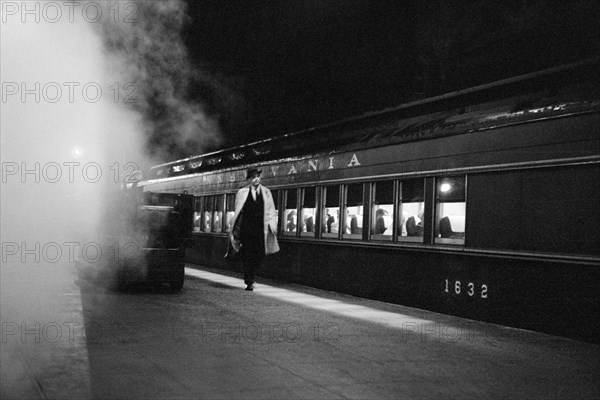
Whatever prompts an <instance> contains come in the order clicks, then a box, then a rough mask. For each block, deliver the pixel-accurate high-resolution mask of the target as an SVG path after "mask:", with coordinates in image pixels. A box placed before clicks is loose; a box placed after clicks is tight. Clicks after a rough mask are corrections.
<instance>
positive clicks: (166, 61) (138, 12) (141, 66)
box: [0, 0, 221, 397]
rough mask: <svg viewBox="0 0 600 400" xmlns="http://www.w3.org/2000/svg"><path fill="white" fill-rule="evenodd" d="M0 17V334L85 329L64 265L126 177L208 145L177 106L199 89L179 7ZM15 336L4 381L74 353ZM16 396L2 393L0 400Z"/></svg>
mask: <svg viewBox="0 0 600 400" xmlns="http://www.w3.org/2000/svg"><path fill="white" fill-rule="evenodd" d="M0 5H1V7H2V15H1V19H2V24H1V26H0V28H1V35H0V40H1V46H0V51H1V58H2V63H1V65H0V68H1V76H2V93H1V96H0V97H1V103H0V107H1V111H0V115H1V118H0V131H1V133H2V141H1V142H2V143H1V149H0V151H1V161H2V190H1V193H0V194H1V202H0V208H1V211H0V213H1V223H0V230H1V241H2V254H1V258H2V265H1V270H0V274H1V277H0V284H1V288H0V295H1V301H0V306H1V308H0V320H1V321H2V324H3V325H2V326H3V329H4V327H5V326H8V327H11V329H12V328H17V329H21V328H23V329H25V328H31V327H36V326H37V327H44V326H46V325H48V326H60V327H63V326H75V325H76V326H83V321H82V320H81V319H77V318H78V317H77V315H78V314H77V313H76V312H73V311H74V310H76V309H77V308H79V309H80V310H81V304H79V305H77V304H76V302H75V300H74V299H73V297H69V296H67V295H68V294H71V293H73V291H74V288H73V281H74V276H73V274H72V264H73V263H72V256H75V257H77V258H79V256H80V255H81V252H82V247H85V245H86V244H92V243H94V242H95V241H100V239H99V238H100V237H101V236H102V235H103V234H104V233H106V232H104V229H103V228H104V227H105V226H106V214H107V212H108V213H110V212H111V210H110V209H109V210H108V211H107V208H106V205H107V204H108V203H110V201H111V196H112V194H113V193H114V192H115V190H116V189H118V188H119V187H120V184H121V182H122V181H123V178H124V177H126V176H129V175H130V174H131V173H132V172H133V171H134V169H138V168H139V169H142V170H143V169H145V167H147V166H148V165H151V164H153V163H157V162H162V161H169V160H173V159H175V158H179V157H183V156H190V155H192V154H194V153H202V152H203V151H204V149H205V146H215V145H217V144H218V143H220V140H221V139H220V134H219V129H218V123H217V120H216V119H215V118H212V117H210V116H208V115H207V113H206V112H205V107H204V106H203V105H202V104H200V103H199V102H197V101H193V100H192V96H191V94H190V92H189V90H190V89H189V88H190V85H191V84H192V83H194V82H198V81H202V80H210V79H211V78H210V77H209V76H208V75H206V74H205V73H203V72H200V71H197V70H195V69H194V68H192V66H191V65H190V63H189V62H188V61H189V60H188V55H187V52H186V49H185V47H184V45H183V43H182V41H181V37H180V35H181V32H182V29H183V27H184V26H185V24H186V21H187V17H186V14H185V12H186V4H185V3H184V2H183V1H175V0H171V1H135V2H133V1H121V2H114V1H111V2H103V1H97V2H73V3H70V2H66V1H65V2H44V1H28V2H21V1H0ZM86 7H87V8H86ZM111 7H112V8H111ZM25 8H26V10H25ZM98 8H100V9H102V11H101V12H100V13H96V14H94V11H95V10H97V9H98ZM117 9H118V11H119V13H117ZM86 10H87V11H89V13H87V14H85V13H84V12H85V11H86ZM96 15H99V16H100V15H101V18H98V19H97V20H96V19H95V16H96ZM126 18H130V20H126ZM91 247H94V246H91ZM80 317H81V316H80ZM65 323H66V324H68V325H64V324H65ZM73 324H75V325H73ZM3 332H4V331H3ZM13 333H14V334H13ZM13 333H11V334H10V335H8V336H7V337H5V339H6V340H5V341H4V342H3V343H2V354H1V361H2V366H3V369H2V374H3V377H4V378H5V377H6V376H5V375H4V374H5V373H6V372H7V371H9V370H7V369H6V368H4V366H6V365H16V364H13V362H14V363H18V362H23V361H22V359H23V358H28V359H29V361H30V363H31V365H35V366H37V367H39V368H43V367H44V365H46V364H44V362H46V361H47V360H48V359H49V358H48V352H59V353H61V354H64V355H65V357H66V355H68V354H69V351H70V350H68V349H67V347H69V346H76V345H80V343H79V342H77V343H72V342H64V341H58V342H49V341H46V342H44V341H43V338H42V343H39V342H35V341H33V338H32V337H31V336H25V339H26V340H25V341H24V340H23V336H21V335H20V333H19V332H17V331H15V332H13ZM71 361H73V360H66V361H64V364H65V365H67V364H68V362H71ZM82 362H83V361H82ZM17 370H19V369H18V368H16V369H15V371H17ZM15 373H16V372H15ZM81 375H82V374H81V372H80V371H73V376H72V378H73V379H80V378H78V377H79V376H81ZM84 375H85V374H84ZM11 378H14V379H12V382H17V380H16V378H18V377H15V376H12V377H11ZM13 389H14V390H15V392H14V393H13V392H12V390H13ZM5 390H7V391H6V392H5ZM18 390H19V388H18V386H14V387H12V386H10V385H8V386H3V387H2V397H4V395H6V397H19V392H18ZM13 395H14V396H13ZM21 397H23V396H21Z"/></svg>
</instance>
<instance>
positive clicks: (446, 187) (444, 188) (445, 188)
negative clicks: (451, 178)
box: [440, 182, 452, 193]
mask: <svg viewBox="0 0 600 400" xmlns="http://www.w3.org/2000/svg"><path fill="white" fill-rule="evenodd" d="M450 189H452V185H450V184H449V183H447V182H444V183H442V184H441V186H440V191H441V192H442V193H447V192H449V191H450Z"/></svg>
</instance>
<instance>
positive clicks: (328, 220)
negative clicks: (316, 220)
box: [321, 185, 340, 238]
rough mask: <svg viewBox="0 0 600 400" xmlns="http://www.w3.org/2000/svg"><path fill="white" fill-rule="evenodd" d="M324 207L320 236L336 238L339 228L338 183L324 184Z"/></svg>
mask: <svg viewBox="0 0 600 400" xmlns="http://www.w3.org/2000/svg"><path fill="white" fill-rule="evenodd" d="M323 189H324V190H323V193H324V194H323V196H324V197H325V209H324V210H323V216H322V224H323V228H322V229H321V236H322V237H332V238H337V237H338V232H339V229H340V185H334V186H325V187H324V188H323Z"/></svg>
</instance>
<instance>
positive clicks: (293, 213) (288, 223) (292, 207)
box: [283, 189, 298, 234]
mask: <svg viewBox="0 0 600 400" xmlns="http://www.w3.org/2000/svg"><path fill="white" fill-rule="evenodd" d="M297 193H298V190H297V189H288V190H286V192H285V194H286V196H285V210H284V214H283V218H284V223H285V226H284V232H285V233H286V234H291V233H292V232H296V230H297V229H296V228H297V226H298V211H297V208H298V199H297V198H296V195H297Z"/></svg>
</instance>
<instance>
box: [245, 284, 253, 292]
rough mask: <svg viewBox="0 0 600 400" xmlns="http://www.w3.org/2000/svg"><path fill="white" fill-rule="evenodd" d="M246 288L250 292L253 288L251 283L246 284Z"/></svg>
mask: <svg viewBox="0 0 600 400" xmlns="http://www.w3.org/2000/svg"><path fill="white" fill-rule="evenodd" d="M246 290H247V291H249V292H251V291H253V290H254V288H253V287H252V285H248V286H246Z"/></svg>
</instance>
